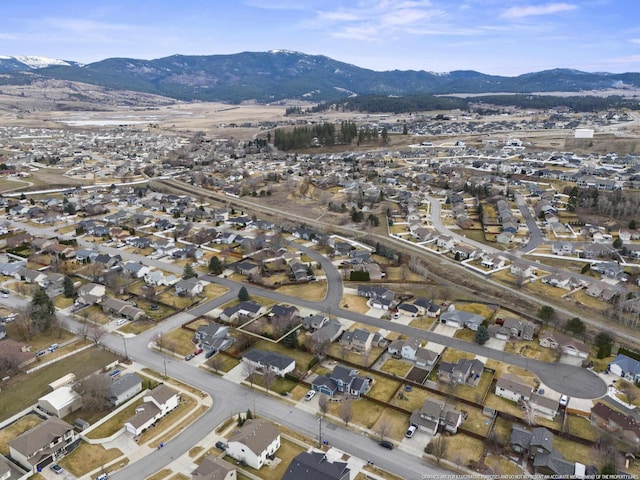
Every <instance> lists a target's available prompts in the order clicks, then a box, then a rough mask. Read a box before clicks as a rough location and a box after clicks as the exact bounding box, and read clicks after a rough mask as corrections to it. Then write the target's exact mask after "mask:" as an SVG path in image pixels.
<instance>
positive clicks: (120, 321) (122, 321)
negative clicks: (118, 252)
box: [116, 318, 127, 325]
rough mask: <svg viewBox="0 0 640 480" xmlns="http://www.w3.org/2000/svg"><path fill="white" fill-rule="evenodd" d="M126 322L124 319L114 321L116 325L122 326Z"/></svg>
mask: <svg viewBox="0 0 640 480" xmlns="http://www.w3.org/2000/svg"><path fill="white" fill-rule="evenodd" d="M126 322H127V319H126V318H119V319H118V320H117V321H116V325H124V324H125V323H126Z"/></svg>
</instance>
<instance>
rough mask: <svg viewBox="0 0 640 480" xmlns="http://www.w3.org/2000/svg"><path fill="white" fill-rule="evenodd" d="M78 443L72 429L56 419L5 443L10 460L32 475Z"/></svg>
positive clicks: (47, 421)
mask: <svg viewBox="0 0 640 480" xmlns="http://www.w3.org/2000/svg"><path fill="white" fill-rule="evenodd" d="M79 443H80V437H79V436H78V435H77V434H76V432H75V430H74V429H73V427H72V426H71V425H69V424H68V423H67V422H64V421H62V420H60V419H59V418H57V417H50V418H48V419H47V420H45V421H44V422H42V423H41V424H39V425H36V426H35V427H33V428H32V429H30V430H27V431H26V432H24V433H22V434H20V435H18V436H17V437H15V438H13V439H12V440H9V442H7V444H8V445H9V454H10V456H11V458H12V459H13V460H14V461H16V462H17V463H18V464H19V465H21V466H23V467H24V468H26V469H27V470H28V471H30V472H34V473H36V472H37V471H39V470H41V469H43V468H44V467H46V466H47V465H49V464H50V463H52V462H56V461H58V460H59V459H61V458H62V457H64V456H65V455H66V454H68V453H71V452H72V451H73V450H74V449H75V448H76V447H77V446H78V444H79Z"/></svg>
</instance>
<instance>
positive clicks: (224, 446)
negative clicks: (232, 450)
mask: <svg viewBox="0 0 640 480" xmlns="http://www.w3.org/2000/svg"><path fill="white" fill-rule="evenodd" d="M216 448H219V449H220V450H226V449H227V444H226V443H224V442H223V441H222V440H218V441H217V442H216Z"/></svg>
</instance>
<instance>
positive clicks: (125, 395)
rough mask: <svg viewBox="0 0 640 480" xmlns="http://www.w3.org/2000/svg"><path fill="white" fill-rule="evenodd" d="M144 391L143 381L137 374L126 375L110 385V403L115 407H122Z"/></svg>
mask: <svg viewBox="0 0 640 480" xmlns="http://www.w3.org/2000/svg"><path fill="white" fill-rule="evenodd" d="M141 391H142V379H141V378H140V376H139V375H138V374H137V373H135V372H129V373H125V374H124V375H121V376H120V377H119V378H117V379H116V380H114V381H113V382H112V383H111V385H109V393H108V394H107V395H108V398H109V403H111V405H113V406H114V407H117V406H118V405H121V404H122V403H124V402H126V401H127V400H129V399H130V398H133V397H135V396H136V395H137V394H139V393H140V392H141Z"/></svg>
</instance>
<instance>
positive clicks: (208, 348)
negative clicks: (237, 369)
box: [194, 322, 235, 352]
mask: <svg viewBox="0 0 640 480" xmlns="http://www.w3.org/2000/svg"><path fill="white" fill-rule="evenodd" d="M194 339H195V341H196V343H198V344H199V345H200V347H201V348H202V349H203V350H204V351H205V352H219V351H220V350H225V349H227V348H229V347H230V346H231V345H232V344H233V342H234V341H235V339H234V338H233V337H232V336H231V335H229V328H228V327H226V326H224V325H220V324H217V323H215V322H209V324H208V325H200V326H199V327H198V329H197V330H196V332H195V334H194Z"/></svg>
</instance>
